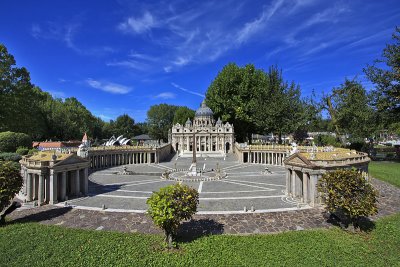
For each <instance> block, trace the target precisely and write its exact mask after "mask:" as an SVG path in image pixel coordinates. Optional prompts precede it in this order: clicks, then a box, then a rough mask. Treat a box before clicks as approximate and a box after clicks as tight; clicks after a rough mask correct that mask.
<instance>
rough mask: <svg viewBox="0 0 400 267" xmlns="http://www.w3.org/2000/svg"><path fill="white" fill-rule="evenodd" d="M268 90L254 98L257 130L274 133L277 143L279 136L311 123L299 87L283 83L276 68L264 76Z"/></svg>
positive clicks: (309, 109) (307, 104) (280, 73)
mask: <svg viewBox="0 0 400 267" xmlns="http://www.w3.org/2000/svg"><path fill="white" fill-rule="evenodd" d="M267 77H268V86H267V87H266V88H264V90H261V91H259V95H258V96H257V107H258V110H257V113H255V115H254V116H255V118H256V123H257V125H258V128H259V129H260V130H261V131H262V132H264V133H269V132H273V133H277V134H278V136H279V140H281V137H282V134H288V133H292V132H294V131H296V130H301V129H302V128H303V129H304V128H305V127H306V125H307V123H308V121H310V120H311V115H313V114H312V111H313V109H312V108H313V106H312V105H311V104H310V103H308V102H307V101H305V100H304V101H303V100H301V98H300V97H301V92H300V87H299V86H298V85H296V84H295V83H294V82H291V83H288V82H287V81H285V80H284V79H283V76H282V70H279V69H278V68H277V67H276V66H272V67H270V68H269V71H268V73H267Z"/></svg>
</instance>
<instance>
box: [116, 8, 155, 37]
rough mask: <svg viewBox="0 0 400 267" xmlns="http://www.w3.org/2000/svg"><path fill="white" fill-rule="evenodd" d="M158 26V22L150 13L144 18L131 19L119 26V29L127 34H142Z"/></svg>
mask: <svg viewBox="0 0 400 267" xmlns="http://www.w3.org/2000/svg"><path fill="white" fill-rule="evenodd" d="M155 26H156V21H155V19H154V17H153V15H152V14H150V12H149V11H146V12H145V13H144V14H143V16H142V17H139V18H138V17H129V18H127V19H126V20H125V21H124V22H122V23H120V24H119V25H118V29H119V30H121V31H123V32H126V33H135V34H141V33H144V32H148V31H150V30H151V29H152V28H154V27H155Z"/></svg>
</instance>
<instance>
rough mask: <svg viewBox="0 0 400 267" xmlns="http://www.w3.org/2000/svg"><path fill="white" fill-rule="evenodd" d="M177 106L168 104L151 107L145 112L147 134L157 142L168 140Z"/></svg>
mask: <svg viewBox="0 0 400 267" xmlns="http://www.w3.org/2000/svg"><path fill="white" fill-rule="evenodd" d="M177 109H178V107H177V106H173V105H168V104H159V105H153V106H151V107H150V109H149V110H148V111H147V124H148V126H149V134H150V135H151V136H152V137H153V138H155V139H157V140H164V141H167V140H168V132H169V131H170V129H171V128H172V123H173V120H174V115H175V111H176V110H177Z"/></svg>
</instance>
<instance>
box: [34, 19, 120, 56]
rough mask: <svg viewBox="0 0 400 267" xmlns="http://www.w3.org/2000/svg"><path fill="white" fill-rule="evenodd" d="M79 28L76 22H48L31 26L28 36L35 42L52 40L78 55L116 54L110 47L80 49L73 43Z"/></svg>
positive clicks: (78, 23)
mask: <svg viewBox="0 0 400 267" xmlns="http://www.w3.org/2000/svg"><path fill="white" fill-rule="evenodd" d="M80 28H81V23H80V22H76V21H74V22H66V23H60V22H54V21H49V22H46V23H42V24H36V23H34V24H32V26H31V29H30V34H31V35H32V37H34V38H35V39H37V40H39V39H41V40H52V41H57V42H60V43H63V44H64V45H65V46H66V47H68V48H70V49H72V50H73V51H75V52H76V53H77V54H80V55H85V56H103V55H107V54H110V53H114V52H116V50H115V49H114V48H112V47H110V46H98V45H94V46H90V47H80V46H79V45H77V43H76V41H75V39H76V35H77V34H78V33H79V30H80Z"/></svg>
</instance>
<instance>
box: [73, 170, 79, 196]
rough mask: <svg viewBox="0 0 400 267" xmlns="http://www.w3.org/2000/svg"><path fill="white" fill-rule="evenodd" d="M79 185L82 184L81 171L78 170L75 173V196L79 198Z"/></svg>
mask: <svg viewBox="0 0 400 267" xmlns="http://www.w3.org/2000/svg"><path fill="white" fill-rule="evenodd" d="M79 183H80V177H79V170H76V171H75V188H74V191H75V195H76V196H79V195H80V186H79Z"/></svg>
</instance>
